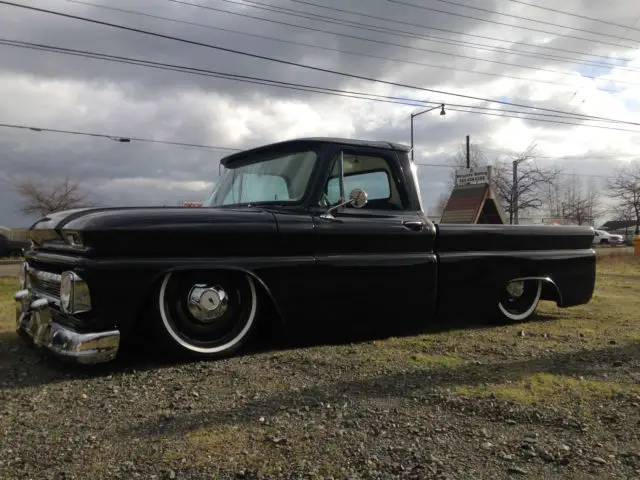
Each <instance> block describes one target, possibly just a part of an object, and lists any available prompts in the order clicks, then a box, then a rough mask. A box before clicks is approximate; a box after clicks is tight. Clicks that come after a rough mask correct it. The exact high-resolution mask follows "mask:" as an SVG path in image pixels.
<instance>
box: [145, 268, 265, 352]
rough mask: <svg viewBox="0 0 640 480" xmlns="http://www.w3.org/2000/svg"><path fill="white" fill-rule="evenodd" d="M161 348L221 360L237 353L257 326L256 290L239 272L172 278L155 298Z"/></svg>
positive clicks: (170, 275) (171, 275) (176, 274)
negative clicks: (166, 346) (162, 344)
mask: <svg viewBox="0 0 640 480" xmlns="http://www.w3.org/2000/svg"><path fill="white" fill-rule="evenodd" d="M156 302H157V307H158V308H157V309H158V317H159V318H157V322H156V326H157V330H158V331H159V333H160V335H161V337H162V338H163V340H164V343H165V344H168V345H169V346H171V347H172V349H174V350H177V351H178V352H181V353H183V354H187V355H189V356H201V357H202V356H203V357H222V356H228V355H230V354H231V353H233V352H235V351H236V350H238V349H239V348H240V347H242V346H243V345H244V344H245V343H246V341H247V340H248V339H249V337H250V334H251V333H252V331H253V330H254V328H253V327H254V325H255V323H256V313H257V307H258V301H257V292H256V286H255V282H254V280H253V278H251V276H249V275H247V274H245V273H242V272H231V271H214V272H212V271H203V272H173V273H168V274H166V275H165V276H164V278H163V279H162V283H161V284H160V288H159V290H158V294H157V297H156Z"/></svg>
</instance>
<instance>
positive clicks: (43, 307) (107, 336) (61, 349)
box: [13, 290, 120, 365]
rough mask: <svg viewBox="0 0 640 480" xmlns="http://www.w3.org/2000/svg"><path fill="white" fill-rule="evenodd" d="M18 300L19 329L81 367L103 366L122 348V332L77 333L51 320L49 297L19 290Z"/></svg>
mask: <svg viewBox="0 0 640 480" xmlns="http://www.w3.org/2000/svg"><path fill="white" fill-rule="evenodd" d="M13 298H14V299H15V301H16V330H17V331H18V332H19V333H22V334H26V336H28V337H29V338H30V339H31V341H32V342H33V343H34V344H35V345H37V346H39V347H44V348H46V349H47V350H49V351H51V352H52V353H54V354H55V355H57V356H58V357H60V358H63V359H67V360H71V361H74V362H76V363H81V364H86V365H88V364H95V363H103V362H108V361H111V360H113V359H114V358H115V357H116V355H117V353H118V347H119V346H120V332H119V331H118V330H110V331H106V332H92V333H78V332H76V331H74V330H72V329H70V328H68V327H65V326H63V325H60V324H59V323H56V322H54V321H53V320H52V317H51V307H50V306H49V301H50V300H48V299H46V298H41V297H38V296H37V295H36V294H34V293H33V292H30V291H29V290H20V291H19V292H18V293H16V294H15V295H14V297H13Z"/></svg>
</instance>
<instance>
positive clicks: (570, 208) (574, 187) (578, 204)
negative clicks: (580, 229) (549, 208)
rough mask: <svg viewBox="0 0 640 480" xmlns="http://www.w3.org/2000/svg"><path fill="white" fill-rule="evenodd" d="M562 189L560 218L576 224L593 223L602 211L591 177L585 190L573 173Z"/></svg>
mask: <svg viewBox="0 0 640 480" xmlns="http://www.w3.org/2000/svg"><path fill="white" fill-rule="evenodd" d="M564 190H565V191H564V198H563V200H562V204H561V207H562V218H563V219H565V220H569V221H571V222H573V223H577V224H578V225H584V224H592V225H593V224H594V223H595V218H596V217H598V216H600V215H601V214H602V213H603V209H602V203H601V201H600V195H599V193H598V190H597V189H596V187H595V184H594V183H593V179H591V180H590V181H589V183H588V185H587V189H586V191H585V189H584V188H583V185H582V184H581V183H580V180H579V179H578V177H577V176H576V175H574V176H573V177H572V178H571V180H570V181H569V182H567V185H566V187H565V189H564Z"/></svg>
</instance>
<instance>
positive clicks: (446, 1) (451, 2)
mask: <svg viewBox="0 0 640 480" xmlns="http://www.w3.org/2000/svg"><path fill="white" fill-rule="evenodd" d="M291 1H292V2H295V1H297V0H291ZM434 1H436V2H440V3H444V4H448V5H454V6H457V7H464V8H469V9H471V10H478V11H480V12H487V13H493V14H495V15H500V16H503V17H509V18H517V19H519V20H527V21H529V22H534V23H539V24H542V25H549V26H552V27H560V28H569V29H571V30H576V31H578V32H585V33H591V34H593V35H601V36H603V37H609V38H615V39H618V40H632V41H639V40H636V39H633V38H632V39H627V38H624V37H621V36H620V35H611V34H608V33H599V32H594V31H591V30H586V29H584V28H578V27H573V26H567V25H561V24H559V23H552V22H547V21H545V20H536V19H535V18H531V17H523V16H521V15H514V14H511V13H502V12H499V11H497V10H491V9H490V8H482V7H473V6H471V5H466V4H464V3H458V2H453V1H452V0H434ZM521 3H522V2H521ZM563 13H564V12H563ZM576 16H577V15H576ZM587 18H588V17H587Z"/></svg>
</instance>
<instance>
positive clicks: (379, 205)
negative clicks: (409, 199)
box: [320, 152, 407, 210]
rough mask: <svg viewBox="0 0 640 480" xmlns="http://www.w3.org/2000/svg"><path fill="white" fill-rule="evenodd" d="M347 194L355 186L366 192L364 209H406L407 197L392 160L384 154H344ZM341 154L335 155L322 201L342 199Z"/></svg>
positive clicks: (326, 204)
mask: <svg viewBox="0 0 640 480" xmlns="http://www.w3.org/2000/svg"><path fill="white" fill-rule="evenodd" d="M343 168H344V194H345V196H347V197H348V195H349V192H350V191H351V190H353V189H354V188H361V189H363V190H364V191H365V192H367V198H368V203H367V205H365V206H364V209H365V210H404V209H405V208H406V206H407V205H406V202H405V199H404V198H403V197H402V196H401V192H400V191H399V190H398V186H397V183H398V182H397V178H396V176H395V175H394V170H393V169H392V168H391V165H390V164H389V160H388V159H387V158H385V157H382V156H370V155H360V154H357V153H350V152H349V153H347V152H345V153H344V155H343ZM339 175H340V156H339V154H338V155H337V156H336V158H335V160H334V162H333V165H332V168H331V174H330V175H329V179H328V180H327V183H326V185H325V188H324V192H323V193H324V195H323V197H322V198H321V201H320V205H321V206H323V207H326V206H329V205H336V204H337V203H338V202H339V201H340V177H339Z"/></svg>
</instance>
